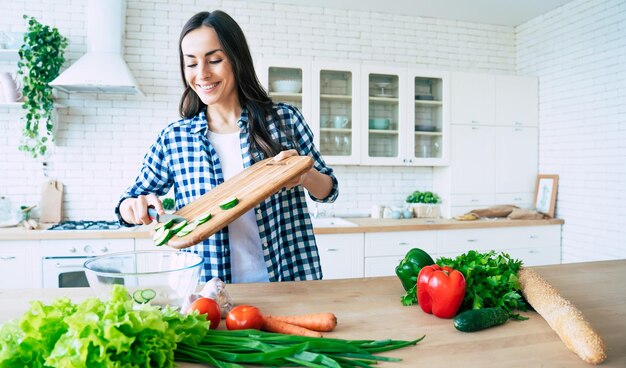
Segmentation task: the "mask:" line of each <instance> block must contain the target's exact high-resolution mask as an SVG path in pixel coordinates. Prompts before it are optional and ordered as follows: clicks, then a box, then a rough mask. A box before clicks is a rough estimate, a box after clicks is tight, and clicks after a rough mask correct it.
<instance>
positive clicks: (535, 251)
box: [528, 250, 539, 254]
mask: <svg viewBox="0 0 626 368" xmlns="http://www.w3.org/2000/svg"><path fill="white" fill-rule="evenodd" d="M528 253H531V254H535V253H539V251H538V250H529V251H528Z"/></svg>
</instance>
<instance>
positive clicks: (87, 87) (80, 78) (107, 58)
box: [50, 0, 142, 95]
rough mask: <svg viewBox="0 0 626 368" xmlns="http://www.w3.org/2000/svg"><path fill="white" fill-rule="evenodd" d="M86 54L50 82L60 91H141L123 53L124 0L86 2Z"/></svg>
mask: <svg viewBox="0 0 626 368" xmlns="http://www.w3.org/2000/svg"><path fill="white" fill-rule="evenodd" d="M86 10H87V18H86V23H87V53H86V54H85V55H83V56H82V57H81V58H80V59H78V60H77V61H76V62H75V63H74V64H72V65H71V66H70V67H69V68H67V69H66V70H65V71H64V72H63V73H61V74H60V75H59V76H58V77H57V78H56V79H55V80H53V81H52V82H50V85H51V86H53V87H55V88H58V89H60V90H62V91H65V92H68V93H72V92H83V93H116V94H131V95H135V94H140V95H141V94H142V93H141V90H140V89H139V85H138V84H137V81H136V80H135V78H134V77H133V75H132V73H131V72H130V69H129V68H128V65H126V62H125V61H124V57H123V56H122V39H123V37H124V25H125V23H126V19H125V12H126V1H125V0H88V1H87V9H86Z"/></svg>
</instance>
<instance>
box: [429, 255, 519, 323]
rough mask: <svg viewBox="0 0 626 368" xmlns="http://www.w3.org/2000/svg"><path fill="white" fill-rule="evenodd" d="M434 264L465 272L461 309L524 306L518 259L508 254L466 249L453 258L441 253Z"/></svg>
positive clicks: (508, 309) (517, 308) (509, 308)
mask: <svg viewBox="0 0 626 368" xmlns="http://www.w3.org/2000/svg"><path fill="white" fill-rule="evenodd" d="M437 264H438V265H440V266H441V267H443V266H449V267H451V268H452V269H454V270H458V271H460V272H461V273H462V274H463V276H465V283H466V288H465V297H464V298H463V304H461V308H460V310H461V311H463V310H468V309H480V308H490V307H502V308H504V309H505V310H506V311H508V312H509V313H511V312H512V311H513V310H521V311H526V310H527V305H526V302H525V301H524V298H523V297H522V295H521V292H520V290H521V286H520V283H519V279H518V278H517V272H518V271H519V270H520V268H521V267H522V262H521V261H519V260H515V259H512V258H511V257H510V256H509V255H508V254H506V253H500V254H496V252H494V251H490V252H488V253H479V252H477V251H474V250H470V251H469V252H467V253H465V254H461V255H460V256H458V257H456V258H454V259H452V258H446V257H441V258H439V259H438V260H437Z"/></svg>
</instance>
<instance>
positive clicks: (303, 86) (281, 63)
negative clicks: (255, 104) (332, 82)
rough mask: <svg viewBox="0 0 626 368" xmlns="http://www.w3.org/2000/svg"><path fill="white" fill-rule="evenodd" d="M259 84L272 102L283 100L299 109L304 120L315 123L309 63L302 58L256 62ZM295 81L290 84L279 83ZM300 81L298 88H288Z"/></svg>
mask: <svg viewBox="0 0 626 368" xmlns="http://www.w3.org/2000/svg"><path fill="white" fill-rule="evenodd" d="M257 65H258V67H257V72H258V75H259V80H260V82H261V84H262V85H263V86H264V87H265V88H266V90H267V92H268V94H269V96H270V97H271V98H272V100H273V101H274V103H276V102H285V103H288V104H290V105H293V106H295V107H297V108H298V110H300V112H301V113H302V115H303V116H304V118H305V120H306V121H307V122H308V123H309V124H311V125H315V121H311V120H310V119H313V115H312V111H313V110H312V106H311V105H312V104H311V102H312V98H311V63H310V62H309V61H308V60H302V59H263V60H261V61H259V62H258V63H257ZM285 81H290V82H295V83H292V84H290V85H287V84H280V83H283V82H285ZM297 83H300V88H299V89H293V90H292V89H289V87H290V86H292V85H297Z"/></svg>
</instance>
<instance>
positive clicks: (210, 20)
mask: <svg viewBox="0 0 626 368" xmlns="http://www.w3.org/2000/svg"><path fill="white" fill-rule="evenodd" d="M203 26H205V27H211V28H213V29H214V30H215V33H216V34H217V37H218V39H219V41H220V44H221V45H222V49H223V50H224V53H225V54H226V57H227V58H228V60H229V62H230V63H231V65H232V68H233V73H234V76H235V81H236V83H237V95H238V96H239V102H240V103H241V105H242V106H245V107H246V108H247V110H248V121H249V124H250V150H251V152H253V153H254V152H260V153H262V154H263V155H264V156H265V157H271V156H275V155H276V154H277V153H278V152H280V151H281V150H282V146H281V145H280V144H279V143H278V142H276V141H274V140H272V137H271V135H270V133H269V131H268V128H267V126H266V124H265V118H266V117H267V116H268V115H275V114H273V109H272V105H273V103H272V99H271V98H270V97H269V96H268V95H267V93H266V92H265V89H263V87H262V86H261V83H260V82H259V80H258V78H257V76H256V72H255V71H254V63H253V62H252V55H251V54H250V49H249V48H248V42H247V41H246V36H245V35H244V33H243V31H242V30H241V27H239V24H237V22H235V20H234V19H233V18H231V17H230V16H229V15H228V14H226V13H224V12H223V11H220V10H215V11H212V12H200V13H197V14H195V15H194V16H193V17H191V18H189V20H188V21H187V23H185V25H184V26H183V29H182V31H181V32H180V38H179V40H178V54H179V59H180V74H181V77H182V79H183V86H184V88H185V90H184V91H183V94H182V97H181V99H180V104H179V107H178V109H179V113H180V116H182V117H183V118H186V119H189V118H192V117H194V116H196V115H198V114H199V113H200V112H201V111H202V110H203V109H204V108H206V105H205V104H204V103H203V102H202V100H200V98H199V97H198V95H197V94H196V92H195V91H194V90H193V89H192V88H191V87H190V86H189V85H188V84H187V81H186V79H185V62H184V58H183V50H182V47H181V43H182V41H183V38H184V37H185V36H186V35H187V33H189V32H191V31H193V30H195V29H197V28H200V27H203ZM274 120H275V121H276V124H277V126H278V127H279V129H281V128H282V124H281V121H280V119H276V117H275V119H274ZM254 156H255V155H252V157H253V158H254Z"/></svg>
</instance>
